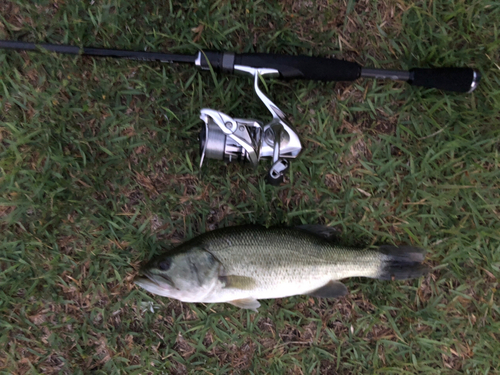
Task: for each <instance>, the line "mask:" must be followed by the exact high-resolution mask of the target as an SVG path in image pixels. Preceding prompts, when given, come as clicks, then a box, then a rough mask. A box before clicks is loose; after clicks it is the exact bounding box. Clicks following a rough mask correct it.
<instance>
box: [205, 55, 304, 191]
mask: <svg viewBox="0 0 500 375" xmlns="http://www.w3.org/2000/svg"><path fill="white" fill-rule="evenodd" d="M234 71H235V72H239V73H243V74H249V75H251V76H253V79H254V90H255V92H256V93H257V96H258V97H259V99H260V100H262V102H263V103H264V105H265V106H266V107H267V109H268V110H269V112H271V115H272V117H273V118H272V120H271V121H270V122H269V123H268V124H266V125H264V124H263V123H262V122H260V121H259V120H253V119H239V118H232V117H230V116H229V115H227V114H225V113H223V112H220V111H216V110H214V109H208V108H204V109H202V110H201V115H200V118H201V119H202V120H203V121H204V123H205V124H204V127H203V128H202V130H201V132H200V152H201V161H200V168H201V166H202V165H203V161H204V160H205V158H206V159H216V160H223V161H226V162H235V161H239V162H250V163H251V164H252V166H254V167H256V166H257V165H258V164H259V160H260V159H261V158H272V165H271V168H270V169H269V171H268V173H267V177H266V180H267V182H268V183H270V184H271V185H278V184H280V183H281V182H282V181H283V177H284V175H285V172H286V171H287V169H288V168H289V166H290V161H289V159H294V158H296V157H297V156H298V155H299V153H300V151H301V150H302V144H301V143H300V139H299V136H298V135H297V133H296V132H295V131H294V129H293V128H292V126H291V125H290V124H288V123H287V121H286V117H285V114H284V113H283V111H281V109H279V108H278V106H277V105H276V104H274V103H273V102H272V101H271V100H270V99H269V98H268V97H267V96H266V95H264V93H263V92H262V91H261V90H260V88H259V80H260V77H261V76H279V72H278V71H277V70H275V69H269V68H252V67H249V66H241V65H235V66H234Z"/></svg>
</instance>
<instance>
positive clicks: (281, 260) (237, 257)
mask: <svg viewBox="0 0 500 375" xmlns="http://www.w3.org/2000/svg"><path fill="white" fill-rule="evenodd" d="M199 246H200V247H202V248H204V249H206V250H207V251H209V252H210V253H211V254H212V255H214V256H215V258H216V259H217V260H218V261H219V262H220V263H221V264H222V265H223V266H224V270H225V272H226V273H227V274H228V275H237V276H246V277H249V278H252V279H253V280H254V282H255V288H254V289H253V290H252V291H251V293H250V292H248V293H247V294H248V295H252V296H253V295H258V296H260V297H258V298H277V296H278V295H279V296H280V297H284V296H289V295H294V294H302V293H306V292H308V291H311V290H313V289H315V288H318V287H320V286H321V285H324V284H325V283H326V282H328V281H329V280H332V279H333V280H340V279H343V278H347V277H352V276H364V277H376V276H377V274H378V272H379V269H380V264H381V263H382V261H383V258H384V255H383V254H380V253H378V252H376V251H370V250H359V249H351V248H346V247H339V246H336V245H335V244H334V243H331V242H329V241H327V240H325V239H323V238H320V237H318V236H316V235H314V234H310V233H307V232H304V231H298V230H296V229H292V228H271V229H265V228H261V227H252V226H249V227H237V229H235V228H231V227H230V228H224V229H222V230H219V231H217V232H208V233H206V234H205V235H202V236H200V237H199ZM297 292H299V293H297ZM221 294H222V292H219V293H218V297H219V298H220V297H221ZM283 294H285V295H283Z"/></svg>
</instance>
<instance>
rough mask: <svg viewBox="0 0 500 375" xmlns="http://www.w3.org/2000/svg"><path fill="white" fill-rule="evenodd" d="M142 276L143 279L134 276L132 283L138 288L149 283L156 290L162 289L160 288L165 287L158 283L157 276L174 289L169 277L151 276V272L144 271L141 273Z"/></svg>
mask: <svg viewBox="0 0 500 375" xmlns="http://www.w3.org/2000/svg"><path fill="white" fill-rule="evenodd" d="M142 275H143V276H145V277H142V276H136V278H135V279H134V283H135V284H137V285H139V286H143V285H147V284H150V283H153V284H154V285H155V287H157V288H162V287H165V286H164V285H161V284H160V283H159V282H158V276H159V277H161V278H162V279H163V280H165V282H166V283H167V284H168V285H169V286H171V287H175V285H174V283H173V282H172V279H170V277H168V276H166V275H159V274H158V275H153V274H151V272H149V271H144V272H143V273H142Z"/></svg>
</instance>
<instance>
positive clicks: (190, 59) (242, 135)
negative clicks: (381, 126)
mask: <svg viewBox="0 0 500 375" xmlns="http://www.w3.org/2000/svg"><path fill="white" fill-rule="evenodd" d="M0 49H14V50H22V51H42V50H47V51H50V52H56V53H62V54H71V55H86V56H96V57H114V58H123V59H130V60H139V61H159V62H162V63H170V64H172V63H181V64H191V65H195V66H196V67H198V68H199V69H201V70H210V69H211V68H212V69H213V70H214V71H218V72H222V73H229V74H233V73H236V74H245V75H250V76H252V77H253V85H254V90H255V92H256V94H257V96H258V97H259V99H260V100H261V101H262V102H263V104H264V105H265V106H266V107H267V109H268V110H269V111H270V112H271V115H272V117H273V118H272V120H271V121H270V122H269V123H267V124H265V125H264V123H263V122H261V121H259V120H254V119H240V118H233V117H231V116H229V115H227V114H225V113H223V112H221V111H217V110H214V109H208V108H204V109H202V110H201V113H200V118H201V119H202V120H203V122H204V127H203V128H202V130H201V132H200V153H201V161H200V168H201V166H202V165H203V161H204V159H205V158H206V159H217V160H223V161H226V162H232V161H241V162H245V161H247V162H250V163H251V164H252V165H253V166H257V165H258V163H259V160H260V159H261V158H272V166H271V168H270V169H269V172H268V175H267V181H268V182H269V183H271V184H273V185H275V184H279V183H281V181H283V176H284V174H285V172H286V170H287V169H288V168H289V165H290V164H289V159H294V158H296V157H297V156H298V155H299V153H300V151H301V150H302V144H301V142H300V139H299V137H298V135H297V133H296V132H295V130H294V129H293V127H292V126H291V125H290V124H289V123H288V122H287V121H286V116H285V114H284V112H283V111H281V110H280V109H279V107H278V106H277V105H276V104H274V103H273V102H272V101H271V100H270V99H269V98H268V97H267V96H266V95H264V93H263V92H262V91H261V90H260V87H259V81H260V78H259V77H262V76H266V77H279V78H284V79H308V80H316V81H323V82H329V81H355V80H356V79H358V78H373V79H391V80H395V81H405V82H407V83H409V84H410V85H413V86H423V87H427V88H435V89H440V90H446V91H454V92H459V93H470V92H472V91H474V90H475V89H476V88H477V86H478V84H479V81H480V79H481V75H480V74H479V72H478V71H476V70H474V69H471V68H455V67H447V68H413V69H410V70H409V71H401V70H386V69H375V68H365V67H362V66H361V65H359V64H358V63H355V62H350V61H345V60H338V59H333V58H324V57H312V56H303V55H299V56H290V55H279V54H269V53H244V54H236V53H232V52H214V51H200V52H198V53H197V54H194V55H184V54H172V53H161V52H143V51H127V50H117V49H106V48H92V47H78V46H72V45H64V44H46V43H27V42H18V41H9V40H0Z"/></svg>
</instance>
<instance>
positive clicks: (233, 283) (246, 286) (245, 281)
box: [219, 275, 255, 290]
mask: <svg viewBox="0 0 500 375" xmlns="http://www.w3.org/2000/svg"><path fill="white" fill-rule="evenodd" d="M219 280H220V282H221V283H223V284H224V288H231V289H241V290H251V289H253V288H254V287H255V280H254V279H253V278H251V277H248V276H236V275H219Z"/></svg>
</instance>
